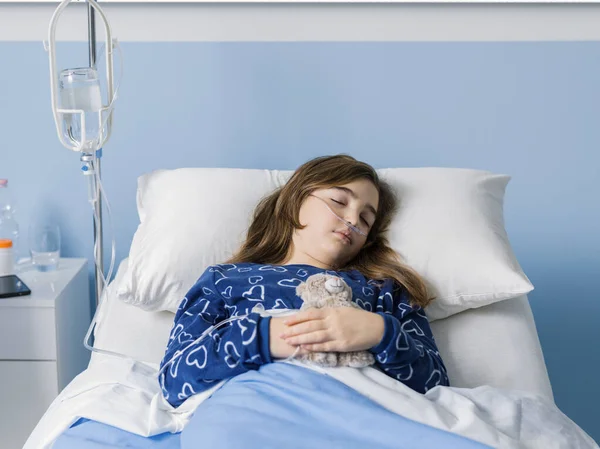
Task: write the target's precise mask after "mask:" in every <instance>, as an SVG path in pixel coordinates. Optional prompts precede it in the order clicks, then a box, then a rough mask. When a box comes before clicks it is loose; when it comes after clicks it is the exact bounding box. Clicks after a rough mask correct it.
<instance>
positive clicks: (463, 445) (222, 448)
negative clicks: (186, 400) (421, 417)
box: [54, 363, 488, 449]
mask: <svg viewBox="0 0 600 449" xmlns="http://www.w3.org/2000/svg"><path fill="white" fill-rule="evenodd" d="M113 447H129V448H148V449H174V448H178V449H179V448H181V449H270V448H274V449H275V448H277V449H306V448H311V449H320V448H323V449H325V448H327V449H336V448H344V449H359V448H360V449H364V448H377V449H392V448H393V449H431V448H438V447H440V448H444V449H483V448H488V446H485V445H483V444H480V443H476V442H474V441H472V440H469V439H467V438H464V437H461V436H458V435H455V434H452V433H448V432H445V431H442V430H438V429H435V428H433V427H430V426H426V425H423V424H420V423H417V422H414V421H411V420H408V419H406V418H403V417H401V416H399V415H397V414H395V413H392V412H389V411H388V410H386V409H385V408H383V407H381V406H380V405H378V404H376V403H375V402H373V401H372V400H370V399H368V398H367V397H365V396H363V395H361V394H360V393H357V392H356V391H354V390H353V389H351V388H349V387H347V386H346V385H344V384H342V383H341V382H339V381H337V380H335V379H333V378H331V377H329V376H325V375H323V374H320V373H317V372H315V371H312V370H309V369H307V368H303V367H299V366H295V365H289V364H284V363H270V364H267V365H264V366H262V367H261V368H260V369H259V370H257V371H248V372H246V373H244V374H240V375H238V376H236V377H235V378H233V379H231V380H230V381H229V382H227V383H226V384H225V385H224V386H223V387H222V388H221V389H220V390H218V391H217V392H216V393H214V394H213V395H212V397H211V398H209V399H208V400H206V401H205V402H203V403H202V404H201V405H200V406H199V407H198V409H197V410H196V412H195V413H194V415H193V416H192V418H191V420H190V422H189V423H188V425H187V427H186V428H185V429H184V430H183V432H182V433H181V434H180V435H179V434H175V435H173V434H163V435H158V436H155V437H153V438H142V437H139V436H136V435H132V434H129V433H128V432H123V431H119V430H118V429H115V428H112V427H109V426H104V425H102V424H99V423H94V422H91V421H87V422H83V423H80V424H78V425H76V426H74V427H72V428H71V429H69V430H67V431H66V432H65V433H64V434H63V435H62V436H61V437H60V438H59V439H58V441H57V442H56V445H55V446H54V448H55V449H75V448H77V449H100V448H103V449H104V448H113Z"/></svg>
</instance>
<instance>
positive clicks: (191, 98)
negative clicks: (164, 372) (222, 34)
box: [0, 42, 600, 440]
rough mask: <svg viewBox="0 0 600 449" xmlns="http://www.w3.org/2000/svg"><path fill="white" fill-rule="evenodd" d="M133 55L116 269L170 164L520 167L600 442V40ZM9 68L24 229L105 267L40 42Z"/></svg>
mask: <svg viewBox="0 0 600 449" xmlns="http://www.w3.org/2000/svg"><path fill="white" fill-rule="evenodd" d="M59 51H60V52H62V53H61V56H62V58H63V59H62V61H59V63H60V64H59V67H60V68H64V67H66V66H77V65H87V58H86V57H85V55H86V48H85V45H84V44H62V47H61V48H60V49H59ZM123 52H124V56H125V65H124V78H123V82H122V86H121V91H120V98H119V100H118V104H117V112H116V117H115V118H116V121H115V129H114V133H113V137H112V139H111V141H110V143H109V144H108V145H107V146H106V148H105V158H104V162H103V180H104V183H105V187H106V191H107V193H108V195H109V199H110V200H111V203H112V208H113V215H114V222H115V228H116V229H115V231H116V242H117V259H118V260H120V259H122V258H123V257H125V256H126V254H127V253H128V250H129V245H130V242H131V238H132V235H133V233H134V232H135V229H136V226H137V214H136V209H135V189H136V178H137V177H138V176H139V175H140V174H142V173H144V172H147V171H150V170H153V169H157V168H176V167H183V166H208V167H244V168H283V169H293V168H295V167H296V166H297V165H299V164H300V163H302V162H304V161H305V160H307V159H309V158H311V157H313V156H317V155H322V154H329V153H338V152H346V153H350V154H352V155H354V156H355V157H357V158H360V159H364V160H366V161H368V162H371V163H372V164H373V165H374V166H376V167H389V166H408V167H416V166H444V167H470V168H479V169H487V170H492V171H495V172H499V173H506V174H510V175H512V176H513V180H512V181H511V183H510V184H509V187H508V191H507V195H506V205H505V210H506V216H505V217H506V226H507V230H508V233H509V236H510V238H511V242H512V244H513V246H514V250H515V252H516V254H517V257H518V258H519V261H520V262H521V264H522V266H523V268H524V270H525V272H526V273H527V275H528V276H529V277H530V279H531V280H532V282H533V283H534V285H535V287H536V289H535V290H534V292H532V293H531V295H530V301H531V305H532V308H533V311H534V314H535V319H536V323H537V326H538V330H539V335H540V339H541V342H542V346H543V349H544V353H545V357H546V362H547V365H548V369H549V374H550V379H551V382H552V385H553V388H554V392H555V396H556V401H557V404H558V406H559V407H560V408H561V410H563V411H564V412H565V413H566V414H567V415H568V416H569V417H570V418H571V419H573V420H574V421H575V422H577V423H578V424H579V425H580V426H581V427H582V428H583V429H584V430H586V431H587V432H588V433H589V434H590V435H591V436H592V437H594V438H595V439H597V440H600V423H599V422H598V418H597V416H598V413H597V404H598V403H599V402H600V387H599V386H598V381H597V378H598V376H597V372H598V371H599V370H600V351H599V350H598V343H599V342H600V326H599V325H598V319H599V318H600V295H599V293H598V292H599V291H600V200H599V197H600V195H599V194H600V187H599V186H600V175H599V172H600V171H599V170H598V165H600V151H599V148H600V126H599V121H600V106H599V105H600V83H599V81H598V80H600V43H598V42H579V43H561V42H554V43H221V44H219V43H135V44H134V43H126V44H123ZM0 61H4V63H5V64H4V65H3V70H1V71H0V123H1V126H2V132H1V133H0V177H8V178H10V181H11V186H12V187H13V189H14V191H15V194H16V195H17V200H18V202H19V205H20V206H21V208H20V220H21V223H22V224H23V225H26V224H27V223H28V222H29V221H30V220H31V219H32V218H33V217H34V216H38V217H42V218H43V219H47V220H55V221H57V222H58V223H59V224H60V225H61V227H62V229H63V231H64V234H65V240H64V246H63V252H64V254H65V255H67V256H86V257H90V258H91V254H92V248H91V246H92V245H91V241H92V240H91V238H92V225H91V212H90V209H89V207H87V202H86V201H87V194H86V184H85V179H84V177H83V176H81V175H80V173H79V166H80V164H79V158H78V155H77V154H75V153H71V152H69V151H67V150H66V149H64V148H63V147H62V146H61V145H60V144H59V143H58V139H57V136H56V134H55V129H54V123H53V120H52V115H51V112H50V94H49V87H48V64H47V55H46V53H45V52H44V50H43V48H42V44H41V43H9V42H3V43H0ZM116 73H117V74H118V71H117V72H116ZM107 237H108V235H107ZM107 254H108V253H107Z"/></svg>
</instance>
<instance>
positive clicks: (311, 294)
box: [296, 273, 375, 368]
mask: <svg viewBox="0 0 600 449" xmlns="http://www.w3.org/2000/svg"><path fill="white" fill-rule="evenodd" d="M296 294H297V295H298V296H300V297H301V298H302V299H303V300H304V303H303V304H302V307H300V310H307V309H311V308H317V309H321V308H323V307H355V308H357V309H360V306H358V305H357V304H356V303H354V302H352V289H351V288H350V287H349V286H348V284H346V282H345V281H344V280H343V279H342V278H339V277H337V276H332V275H330V274H325V273H318V274H314V275H312V276H309V277H308V278H307V279H306V281H305V282H303V283H301V284H300V285H298V286H297V287H296ZM298 360H302V361H308V362H312V363H314V364H316V365H319V366H324V367H336V366H350V367H353V368H362V367H365V366H369V365H372V364H374V363H375V358H374V357H373V354H371V353H370V352H368V351H356V352H311V353H309V354H306V355H302V356H300V357H298Z"/></svg>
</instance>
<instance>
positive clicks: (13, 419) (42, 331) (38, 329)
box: [0, 258, 91, 449]
mask: <svg viewBox="0 0 600 449" xmlns="http://www.w3.org/2000/svg"><path fill="white" fill-rule="evenodd" d="M17 276H19V278H21V280H22V281H23V282H24V283H25V284H26V285H27V286H28V287H29V289H30V290H31V295H28V296H20V297H14V298H0V441H1V442H0V446H1V447H2V449H17V448H18V449H20V448H22V447H23V445H24V444H25V441H26V440H27V437H28V436H29V434H30V433H31V432H32V431H33V429H34V427H35V425H36V424H37V422H38V421H39V420H40V418H41V417H42V415H43V414H44V412H45V411H46V409H47V408H48V406H49V405H50V403H51V402H52V401H53V400H54V398H55V397H56V396H57V395H58V393H59V392H60V391H61V390H62V389H63V388H64V387H65V386H66V385H67V384H68V383H69V382H70V381H71V380H72V379H73V378H74V377H75V376H76V375H77V374H79V373H80V372H81V371H83V370H84V369H85V368H86V367H87V364H88V362H89V359H90V352H89V351H88V350H87V349H85V347H84V346H83V338H84V337H85V334H86V332H87V329H88V327H89V325H90V322H91V310H90V284H89V278H88V268H87V259H70V258H62V259H60V262H59V268H58V270H56V271H51V272H45V273H41V272H38V271H36V270H35V268H33V267H30V268H27V269H26V270H25V271H21V272H19V273H17Z"/></svg>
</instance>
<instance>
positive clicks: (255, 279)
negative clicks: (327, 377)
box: [159, 155, 448, 407]
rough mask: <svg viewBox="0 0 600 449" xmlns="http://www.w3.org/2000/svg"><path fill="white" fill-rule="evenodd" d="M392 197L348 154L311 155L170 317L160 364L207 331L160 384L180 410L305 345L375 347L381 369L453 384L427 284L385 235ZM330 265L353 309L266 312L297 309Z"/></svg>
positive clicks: (416, 385) (419, 382) (423, 383)
mask: <svg viewBox="0 0 600 449" xmlns="http://www.w3.org/2000/svg"><path fill="white" fill-rule="evenodd" d="M395 205H396V201H395V198H394V195H393V193H392V190H391V188H390V187H389V186H388V185H387V184H386V183H385V182H383V181H382V180H380V179H379V178H378V175H377V173H376V171H375V170H374V169H373V168H372V167H371V166H369V165H368V164H365V163H363V162H359V161H357V160H356V159H354V158H352V157H350V156H346V155H337V156H328V157H319V158H316V159H313V160H311V161H309V162H307V163H305V164H304V165H302V166H301V167H300V168H298V169H297V170H296V171H295V173H294V174H293V176H292V177H291V179H290V180H289V181H288V182H287V183H286V185H285V186H283V187H282V188H281V189H279V190H277V191H275V192H274V193H272V194H271V195H269V196H268V197H266V198H265V199H263V200H262V201H261V202H260V203H259V204H258V206H257V208H256V210H255V213H254V218H253V221H252V224H251V226H250V228H249V230H248V235H247V239H246V241H245V242H244V243H243V245H242V247H241V249H240V250H239V252H238V253H237V254H235V255H234V256H233V257H232V258H231V259H230V260H229V261H227V263H225V264H221V265H216V266H212V267H209V268H208V269H207V270H206V271H205V272H204V274H203V275H202V276H201V277H200V279H199V280H198V282H197V283H196V284H195V285H194V286H193V287H192V289H191V290H190V291H189V292H188V294H187V295H186V297H185V298H184V300H183V301H182V303H181V305H180V307H179V310H178V311H177V314H176V316H175V322H174V326H173V330H172V332H171V335H170V339H169V343H168V346H167V350H166V354H165V357H164V359H163V361H162V363H161V368H162V367H163V366H165V364H166V363H168V362H169V361H170V360H171V359H172V358H173V357H174V356H177V355H179V354H181V353H182V352H181V351H182V350H183V349H184V348H185V347H186V346H188V345H190V343H191V342H193V341H194V340H195V339H197V338H198V337H199V336H200V335H201V334H202V333H203V332H204V331H205V330H206V329H208V328H209V327H210V326H212V325H215V324H217V323H219V322H221V321H223V320H225V319H227V318H228V317H231V316H236V315H247V316H246V317H245V318H243V319H240V320H237V321H234V322H233V323H232V324H228V325H226V326H223V327H220V328H218V329H216V330H214V331H212V332H211V333H210V334H209V336H207V337H206V338H204V339H203V340H201V341H200V342H198V343H197V344H194V345H192V347H191V348H188V349H187V350H186V351H185V353H183V355H181V356H180V357H178V358H176V360H175V361H174V362H173V363H171V364H170V366H166V369H165V370H163V372H162V373H161V375H160V378H159V380H160V383H161V386H162V390H163V394H164V396H165V398H166V399H167V401H168V402H169V403H170V404H171V405H173V406H174V407H177V406H178V405H180V404H181V403H182V402H183V401H185V400H186V399H187V398H188V397H190V396H191V395H193V394H195V393H199V392H201V391H204V390H206V389H208V388H210V387H211V386H214V385H215V383H216V382H217V381H221V380H224V379H229V378H231V377H233V376H236V375H239V374H242V373H245V372H248V371H249V370H258V369H260V368H261V367H262V366H263V365H265V364H269V363H271V362H273V361H274V360H275V359H280V358H286V357H289V356H291V355H292V354H294V352H295V351H296V349H297V348H298V347H300V349H299V350H300V351H302V352H304V353H306V352H307V351H319V352H323V351H325V352H326V351H335V352H344V351H361V350H369V351H370V352H371V353H372V354H373V355H374V356H375V359H376V361H377V362H376V367H377V368H379V369H380V370H382V371H383V372H384V373H386V374H388V375H389V376H391V377H393V378H395V379H397V380H399V381H401V382H403V383H405V384H406V385H408V386H409V387H411V388H412V389H414V390H416V391H418V392H423V393H424V392H426V391H427V390H429V389H431V388H433V387H434V386H436V385H448V376H447V374H446V369H445V367H444V364H443V362H442V359H441V357H440V354H439V352H438V350H437V347H436V344H435V342H434V339H433V336H432V333H431V330H430V327H429V323H428V321H427V317H426V316H425V313H424V311H423V308H424V307H425V306H426V305H427V304H428V303H429V301H430V300H431V299H430V298H428V296H427V291H426V287H425V284H424V282H423V280H422V279H421V278H420V277H419V276H418V275H417V274H416V273H415V272H414V271H413V270H411V269H410V268H409V267H407V266H405V265H403V264H402V263H401V262H400V261H399V259H398V256H397V254H396V252H395V251H394V250H393V249H391V248H390V247H389V246H388V243H387V239H386V237H385V232H386V230H387V228H388V226H389V224H390V222H391V220H392V216H393V213H394V210H395ZM319 272H327V273H330V274H335V275H337V276H339V277H341V278H343V279H344V280H345V281H346V283H347V284H348V285H349V286H350V287H351V288H352V292H353V301H355V302H356V303H357V304H358V305H359V306H360V307H361V309H360V310H359V309H355V308H350V307H344V308H325V309H311V310H307V311H303V312H299V313H296V314H295V315H293V316H291V317H290V316H288V317H264V316H261V315H260V314H259V313H254V312H252V309H253V308H254V307H255V306H256V305H257V304H262V306H263V307H264V309H266V310H269V309H278V308H279V309H299V308H300V306H301V305H302V299H301V298H299V297H298V296H296V293H295V289H296V286H297V285H298V284H299V283H301V282H302V281H303V280H304V279H306V278H307V277H308V276H311V275H313V274H315V273H319Z"/></svg>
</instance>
